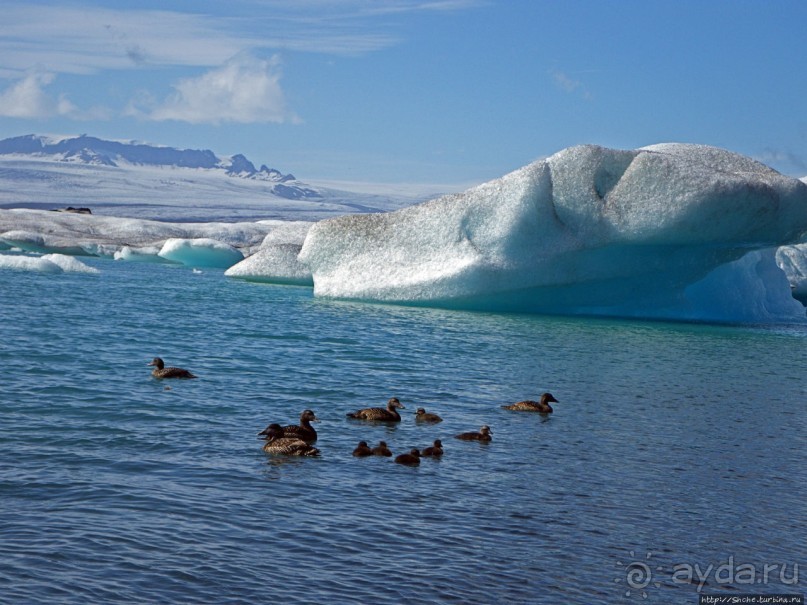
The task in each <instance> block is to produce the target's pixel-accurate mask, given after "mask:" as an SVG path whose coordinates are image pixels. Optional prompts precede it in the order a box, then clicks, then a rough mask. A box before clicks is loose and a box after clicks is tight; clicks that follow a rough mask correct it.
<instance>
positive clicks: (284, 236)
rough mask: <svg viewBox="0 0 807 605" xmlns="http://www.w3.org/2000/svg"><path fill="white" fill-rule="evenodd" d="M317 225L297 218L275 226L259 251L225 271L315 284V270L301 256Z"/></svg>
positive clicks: (256, 278)
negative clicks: (311, 232) (308, 235)
mask: <svg viewBox="0 0 807 605" xmlns="http://www.w3.org/2000/svg"><path fill="white" fill-rule="evenodd" d="M313 224H314V223H311V222H306V221H293V222H286V223H279V224H276V225H274V229H273V230H272V231H270V232H269V233H267V235H266V237H265V238H264V240H263V242H262V243H261V247H260V249H259V250H258V251H257V252H255V253H254V254H253V255H252V256H249V257H248V258H246V259H244V260H243V261H241V262H240V263H238V264H237V265H234V266H232V267H230V268H229V269H227V271H225V272H224V274H225V275H227V276H228V277H237V278H240V279H246V280H249V281H257V282H269V283H277V284H293V285H301V286H313V285H314V281H313V278H312V277H311V271H310V270H309V269H308V267H306V266H305V265H303V264H302V263H301V262H300V261H299V259H298V255H299V253H300V249H301V248H302V247H303V242H304V241H305V238H306V235H307V234H308V231H309V230H310V229H311V226H312V225H313Z"/></svg>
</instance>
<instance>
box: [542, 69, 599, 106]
mask: <svg viewBox="0 0 807 605" xmlns="http://www.w3.org/2000/svg"><path fill="white" fill-rule="evenodd" d="M549 73H550V74H551V75H552V80H553V81H554V82H555V85H556V86H557V87H558V88H560V89H561V90H562V91H564V92H568V93H569V94H575V93H577V94H579V95H580V96H581V97H583V98H584V99H590V98H591V94H590V93H589V92H588V90H587V89H586V87H585V86H584V85H583V83H582V82H580V81H579V80H575V79H573V78H572V77H570V76H569V75H568V74H567V73H565V72H563V71H559V70H557V69H554V70H552V71H551V72H549Z"/></svg>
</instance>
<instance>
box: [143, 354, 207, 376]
mask: <svg viewBox="0 0 807 605" xmlns="http://www.w3.org/2000/svg"><path fill="white" fill-rule="evenodd" d="M148 365H150V366H155V367H154V369H153V370H152V371H151V375H152V376H154V378H196V376H195V375H194V374H192V373H191V372H189V371H188V370H185V369H182V368H171V367H169V368H166V367H165V363H163V360H162V359H160V358H159V357H155V358H154V359H152V360H151V363H150V364H148Z"/></svg>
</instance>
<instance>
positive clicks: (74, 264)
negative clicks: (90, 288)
mask: <svg viewBox="0 0 807 605" xmlns="http://www.w3.org/2000/svg"><path fill="white" fill-rule="evenodd" d="M0 269H10V270H13V271H36V272H38V273H52V274H53V273H100V271H98V269H96V268H95V267H89V266H87V265H85V264H84V263H82V262H81V261H80V260H78V259H76V258H74V257H72V256H66V255H64V254H45V255H44V256H26V255H22V254H0Z"/></svg>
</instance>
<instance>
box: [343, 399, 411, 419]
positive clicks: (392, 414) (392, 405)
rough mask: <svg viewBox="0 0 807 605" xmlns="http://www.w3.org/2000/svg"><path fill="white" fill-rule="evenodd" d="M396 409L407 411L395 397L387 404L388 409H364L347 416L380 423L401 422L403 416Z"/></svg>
mask: <svg viewBox="0 0 807 605" xmlns="http://www.w3.org/2000/svg"><path fill="white" fill-rule="evenodd" d="M396 408H400V409H402V410H404V409H406V408H405V407H404V405H403V404H402V403H401V402H400V401H398V399H397V398H396V397H393V398H392V399H390V400H389V401H388V402H387V407H386V409H385V408H364V409H363V410H358V411H356V412H350V413H349V414H347V417H348V418H356V419H358V420H375V421H378V422H400V421H401V415H400V414H399V413H398V410H397V409H396Z"/></svg>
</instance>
